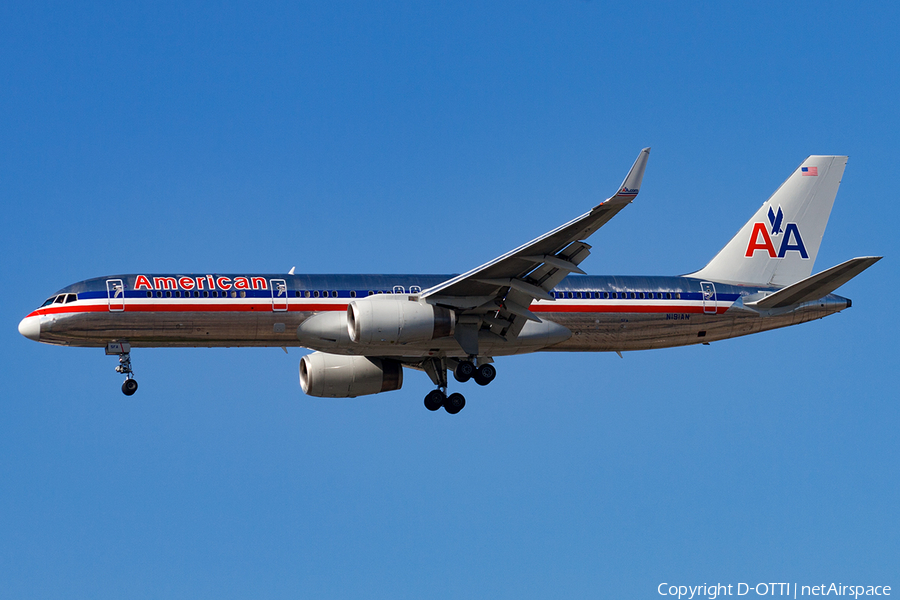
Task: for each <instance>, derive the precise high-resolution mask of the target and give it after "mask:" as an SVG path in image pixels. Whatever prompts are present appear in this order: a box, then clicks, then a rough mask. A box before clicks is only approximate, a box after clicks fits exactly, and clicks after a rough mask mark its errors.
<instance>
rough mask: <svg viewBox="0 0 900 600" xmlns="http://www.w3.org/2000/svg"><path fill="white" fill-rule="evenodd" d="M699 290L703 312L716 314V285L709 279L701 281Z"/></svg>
mask: <svg viewBox="0 0 900 600" xmlns="http://www.w3.org/2000/svg"><path fill="white" fill-rule="evenodd" d="M700 292H701V296H702V298H703V313H704V314H707V315H714V314H716V312H717V307H716V286H715V285H714V284H713V283H711V282H709V281H701V282H700Z"/></svg>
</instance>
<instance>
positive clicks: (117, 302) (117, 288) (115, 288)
mask: <svg viewBox="0 0 900 600" xmlns="http://www.w3.org/2000/svg"><path fill="white" fill-rule="evenodd" d="M106 297H107V298H108V300H109V312H122V311H123V310H125V284H124V283H122V280H121V279H107V280H106Z"/></svg>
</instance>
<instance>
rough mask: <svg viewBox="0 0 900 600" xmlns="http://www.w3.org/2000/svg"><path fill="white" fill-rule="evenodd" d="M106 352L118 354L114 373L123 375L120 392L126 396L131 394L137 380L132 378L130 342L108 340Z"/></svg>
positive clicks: (135, 389)
mask: <svg viewBox="0 0 900 600" xmlns="http://www.w3.org/2000/svg"><path fill="white" fill-rule="evenodd" d="M106 353H107V354H118V355H119V365H118V366H117V367H116V373H121V374H123V375H125V382H124V383H123V384H122V393H123V394H125V395H126V396H131V395H132V394H134V393H135V392H136V391H137V389H138V382H137V380H136V379H135V378H134V371H133V370H132V369H131V344H129V343H128V342H110V343H109V344H107V345H106Z"/></svg>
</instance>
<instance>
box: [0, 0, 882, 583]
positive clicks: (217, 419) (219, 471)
mask: <svg viewBox="0 0 900 600" xmlns="http://www.w3.org/2000/svg"><path fill="white" fill-rule="evenodd" d="M298 4H299V6H298ZM744 4H747V5H746V6H738V5H737V3H662V2H648V3H604V2H581V1H574V0H558V1H554V2H496V3H462V2H460V3H430V2H422V3H412V2H409V3H403V2H378V3H373V2H339V3H315V4H313V3H295V2H283V3H280V2H272V3H256V4H242V3H236V2H220V3H208V4H203V3H195V2H177V3H161V2H153V3H142V4H135V3H121V2H109V3H75V4H74V5H73V3H63V2H60V3H43V2H41V3H39V2H34V3H31V2H29V3H21V2H18V3H17V2H7V3H5V4H3V5H2V6H0V57H2V60H0V81H2V82H3V84H2V86H0V115H2V116H0V199H2V203H3V204H2V205H3V212H4V218H3V221H2V223H3V225H2V227H3V230H2V236H0V251H2V256H3V258H2V265H0V268H2V271H0V276H2V281H3V283H4V289H5V293H4V294H3V301H2V303H0V311H2V316H3V319H2V322H3V325H4V327H5V330H4V331H5V333H4V335H3V336H0V362H2V365H3V366H2V367H0V389H2V390H3V393H2V396H0V398H2V400H0V596H2V597H3V598H36V597H40V598H67V599H69V598H92V599H95V598H159V597H173V598H203V597H206V598H246V597H272V598H302V597H309V598H313V597H315V598H432V597H433V598H474V597H484V598H516V599H519V598H561V597H569V598H580V597H585V598H606V597H621V598H624V597H630V598H658V597H659V596H658V594H657V593H656V589H657V586H658V585H659V584H660V583H662V582H670V583H675V584H693V585H696V584H702V583H715V582H724V583H726V584H728V583H731V584H736V583H737V582H750V583H751V584H755V583H756V582H760V581H762V582H782V581H786V582H797V583H800V584H801V585H804V584H810V585H816V584H820V583H829V582H832V581H834V582H843V583H844V584H849V583H856V584H865V585H892V586H894V587H895V590H898V591H900V577H898V573H900V548H898V539H900V519H898V508H897V507H898V506H900V467H898V458H900V456H898V450H900V443H898V435H897V431H898V426H900V407H898V400H900V394H898V392H897V374H898V372H900V361H898V358H897V337H898V336H897V334H898V326H897V319H896V312H897V309H896V300H897V297H898V296H897V282H898V278H897V275H898V270H897V266H896V265H897V257H898V256H900V248H898V241H897V232H896V224H897V222H898V221H900V211H898V208H897V189H898V181H897V166H896V160H897V142H898V131H900V127H898V125H900V120H898V117H897V101H898V97H900V88H898V84H897V69H898V64H900V45H898V41H897V31H898V28H900V19H898V9H897V7H896V6H895V5H894V4H891V3H886V2H882V3H846V2H840V3H839V2H816V3H780V2H761V3H752V4H749V3H744ZM644 146H652V147H653V151H652V153H651V156H650V162H649V166H648V169H647V173H646V176H645V179H644V185H643V187H642V192H641V195H640V196H639V198H638V199H637V201H636V202H635V203H634V204H633V205H631V206H630V207H628V208H627V209H626V210H625V211H623V212H622V213H620V214H619V216H617V217H616V218H615V219H614V220H613V221H612V222H611V223H609V224H608V225H607V226H606V227H604V228H603V229H602V230H601V231H600V232H599V233H597V234H596V235H595V236H594V237H593V238H591V243H592V244H593V245H594V252H593V254H592V256H591V257H590V258H589V259H588V261H587V262H585V263H584V264H583V265H582V267H584V268H585V269H586V270H587V271H588V272H589V273H592V274H611V275H615V274H649V275H657V274H658V275H666V274H673V275H674V274H679V273H685V272H689V271H691V270H694V269H697V268H699V267H701V266H703V265H704V264H705V263H706V261H708V260H709V259H710V258H711V257H712V256H713V254H714V253H715V252H716V251H717V250H718V249H719V248H720V247H721V246H722V245H724V243H725V242H726V241H727V240H728V239H729V238H730V237H731V236H732V235H733V234H734V232H735V231H736V230H737V229H738V228H739V227H740V225H742V224H743V223H744V222H745V221H746V220H747V219H748V218H749V217H750V215H751V214H752V213H753V211H755V210H756V208H758V206H759V205H760V204H761V203H762V202H763V201H764V200H765V199H766V198H767V197H768V196H769V194H771V193H772V192H773V191H774V190H775V189H776V188H777V186H778V185H779V184H781V182H782V181H783V180H784V179H785V178H786V177H787V176H788V175H789V174H790V173H791V172H792V170H793V169H794V168H796V166H797V165H798V164H799V163H800V162H801V161H802V160H803V159H804V158H805V157H806V156H807V155H809V154H848V155H850V161H849V164H848V166H847V170H846V172H845V175H844V181H843V183H842V185H841V189H840V192H839V193H838V198H837V202H836V204H835V208H834V211H833V212H832V215H831V222H830V226H829V228H828V231H827V232H826V235H825V239H824V242H823V244H822V249H821V251H820V253H819V257H818V261H817V264H816V267H815V270H817V271H818V270H822V269H825V268H827V267H830V266H832V265H835V264H837V263H839V262H841V261H843V260H845V259H848V258H851V257H853V256H863V255H872V254H879V255H885V256H886V258H885V259H884V260H883V261H881V262H880V263H879V264H877V265H876V266H875V267H873V268H872V269H870V270H869V271H867V272H866V273H864V274H863V275H862V276H860V277H858V278H857V279H855V280H853V281H852V282H851V283H849V284H848V285H846V286H845V287H843V288H842V289H841V290H840V292H841V293H842V294H844V295H846V296H849V297H851V298H852V299H853V301H854V303H853V308H852V309H850V310H848V311H846V312H844V313H842V314H840V315H836V316H833V317H829V318H827V319H825V320H822V321H817V322H814V323H811V324H806V325H802V326H799V327H792V328H788V329H785V330H781V331H776V332H770V333H766V334H762V335H758V336H754V337H749V338H743V339H736V340H729V341H725V342H719V343H714V344H712V345H710V346H698V347H689V348H682V349H673V350H661V351H654V352H641V353H629V354H626V355H625V357H624V358H623V359H621V358H619V357H618V356H616V355H614V354H611V355H606V354H584V355H567V354H538V355H531V356H526V357H518V358H507V359H500V360H498V363H497V366H498V369H499V375H498V377H497V380H496V381H495V382H494V383H493V384H492V385H491V386H490V387H487V388H478V387H476V386H471V385H470V386H468V387H467V388H466V389H465V392H466V394H467V397H468V405H467V407H466V409H465V410H464V411H463V412H462V413H460V414H459V415H458V416H456V417H450V416H449V415H447V414H445V413H443V412H440V413H434V414H433V413H430V412H428V411H426V410H425V409H424V407H423V406H422V397H423V396H424V394H425V392H426V391H427V390H428V389H429V388H430V387H431V384H430V382H429V381H428V379H427V377H426V376H424V375H423V374H421V373H415V372H408V373H407V377H406V382H405V386H404V388H403V390H401V391H398V392H392V393H389V394H384V395H381V396H375V397H367V398H358V399H353V400H325V399H315V398H308V397H306V396H304V395H303V393H302V391H301V390H300V388H299V385H298V382H297V364H298V361H299V358H300V356H301V355H302V352H300V351H299V350H291V352H290V354H287V355H286V354H285V353H284V352H282V351H281V350H280V349H277V348H275V349H235V350H218V349H216V350H210V349H195V350H170V349H158V350H138V351H135V352H134V353H133V360H134V363H135V369H136V373H137V376H138V379H139V381H140V384H141V389H140V391H139V392H138V394H137V395H136V396H134V397H133V398H131V399H128V398H125V397H124V396H123V395H122V394H121V392H120V389H119V386H120V383H121V378H120V377H119V376H118V375H117V374H115V373H114V372H113V367H114V366H115V358H113V357H106V356H104V354H103V352H102V351H101V350H97V349H66V348H57V347H51V346H46V345H42V344H35V343H33V342H31V341H29V340H26V339H25V338H23V337H21V336H20V335H19V334H18V333H17V331H16V325H17V323H18V321H19V320H20V319H21V318H22V317H23V316H24V315H25V314H27V313H28V312H29V311H30V310H32V309H33V308H35V306H36V305H37V304H38V303H40V302H41V301H42V300H43V299H44V298H46V297H47V296H48V295H50V294H51V293H53V292H54V291H56V290H57V289H59V288H61V287H63V286H64V285H67V284H69V283H72V282H75V281H79V280H82V279H86V278H89V277H95V276H101V275H107V274H114V273H128V272H194V271H196V272H215V271H226V272H286V271H287V270H288V269H290V267H292V266H295V265H296V267H297V270H298V272H314V273H329V272H338V273H354V272H362V273H364V272H379V273H385V272H386V273H391V272H394V273H397V272H399V273H403V272H412V273H423V272H424V273H428V272H434V273H447V272H459V271H462V270H466V269H469V268H471V267H474V266H476V265H478V264H480V263H482V262H484V261H486V260H489V259H491V258H493V257H495V256H497V255H499V254H501V253H503V252H505V251H507V250H509V249H510V248H512V247H514V246H516V245H518V244H520V243H522V242H524V241H527V240H529V239H531V238H533V237H535V236H537V235H539V234H541V233H543V232H545V231H547V230H549V229H551V228H553V227H555V226H556V225H558V224H560V223H562V222H564V221H566V220H568V219H570V218H572V217H574V216H576V215H578V214H581V213H582V212H583V211H585V210H587V209H588V208H589V207H591V206H593V205H594V204H596V203H597V201H599V200H602V199H603V198H605V197H607V196H608V195H609V194H611V193H612V192H613V191H615V188H616V186H617V185H618V184H619V183H620V182H621V180H622V177H623V176H624V175H625V173H626V171H627V169H628V167H629V166H630V165H631V163H632V161H633V160H634V158H635V156H637V153H638V151H639V150H640V149H641V148H642V147H644ZM751 596H752V594H751Z"/></svg>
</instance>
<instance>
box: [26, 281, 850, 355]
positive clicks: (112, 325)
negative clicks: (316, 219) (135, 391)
mask: <svg viewBox="0 0 900 600" xmlns="http://www.w3.org/2000/svg"><path fill="white" fill-rule="evenodd" d="M139 277H145V280H146V281H148V282H150V287H149V288H148V287H147V286H144V285H142V284H141V281H143V280H140V279H138V278H139ZM450 277H452V276H451V275H421V276H414V275H396V276H394V275H339V276H335V275H303V276H292V275H259V276H254V277H252V278H251V277H250V276H247V277H241V276H234V275H229V276H224V277H223V276H220V275H201V276H195V275H191V276H187V277H186V276H180V275H169V276H154V275H148V276H136V275H121V276H111V277H104V278H97V279H92V280H86V281H83V282H79V283H77V284H73V285H71V286H68V287H67V288H65V289H63V290H60V292H58V294H76V295H77V300H73V301H71V302H67V303H51V304H49V305H48V306H45V307H42V308H40V309H38V310H36V311H34V312H33V313H32V314H31V315H30V316H35V317H39V319H40V339H39V341H41V342H45V343H50V344H60V345H68V346H88V347H105V346H106V345H107V344H108V343H110V342H117V341H127V342H128V343H130V344H131V346H132V347H237V346H270V347H272V346H274V347H287V346H305V347H309V348H311V349H314V350H322V351H325V352H331V353H336V354H363V355H367V356H391V357H398V358H404V357H406V358H415V357H427V356H448V357H462V356H465V353H464V352H463V351H462V349H461V348H460V346H459V344H458V343H457V342H456V340H455V339H454V338H453V337H448V338H442V339H437V340H431V341H429V342H425V343H411V344H397V345H381V346H371V345H367V346H358V345H354V344H352V343H349V344H348V343H342V342H340V341H334V342H331V341H327V340H319V341H316V340H311V339H310V338H308V337H306V338H304V339H302V340H301V339H300V338H299V337H298V327H299V326H300V325H301V324H303V323H304V321H306V320H307V319H309V318H310V317H313V316H316V315H320V314H322V313H329V312H330V313H341V312H345V311H346V309H347V304H348V302H350V301H351V300H352V299H354V298H363V297H366V296H367V295H369V294H379V293H388V294H391V293H397V294H406V295H410V294H412V295H415V294H417V293H418V292H419V291H421V290H422V289H426V288H427V287H430V286H432V285H436V284H437V283H440V282H442V281H446V280H447V279H448V278H450ZM241 279H247V280H248V281H250V280H252V281H253V284H254V285H255V289H254V288H251V287H249V285H248V287H247V289H242V290H237V289H234V288H233V287H230V288H229V289H221V287H219V286H218V285H216V284H217V283H219V282H225V283H228V284H230V283H232V282H233V281H235V280H241ZM170 280H174V281H175V282H176V284H175V286H174V287H172V286H171V285H169V286H167V287H163V288H162V289H158V287H157V286H154V285H153V283H154V282H156V281H162V282H163V284H162V285H163V286H166V283H165V282H166V281H170ZM182 280H183V282H184V283H185V285H187V284H190V287H189V288H188V289H185V288H184V287H183V286H180V285H179V284H180V283H181V282H182ZM200 280H204V281H208V282H209V283H210V284H212V285H206V286H205V289H203V292H202V293H201V292H200V290H198V289H197V285H198V282H199V281H200ZM110 282H113V283H112V284H110ZM115 282H119V283H115ZM116 286H119V287H116ZM775 289H776V288H765V287H758V286H736V285H727V284H721V283H714V282H705V281H701V280H697V279H692V278H689V277H630V276H629V277H603V276H569V277H567V278H566V279H565V280H563V282H562V283H561V284H560V285H558V286H557V287H556V288H555V289H554V291H553V296H555V299H554V300H552V301H547V300H540V301H535V302H534V303H533V304H532V305H531V310H532V311H533V312H534V313H535V314H536V315H538V316H539V317H540V319H541V320H542V321H543V324H535V323H529V324H528V326H527V327H526V328H525V329H523V331H522V334H521V335H520V336H518V337H517V338H515V339H509V340H505V339H502V338H499V337H498V336H496V335H492V334H490V333H487V332H482V334H481V335H480V338H479V353H480V354H483V355H485V356H504V355H511V354H519V353H527V352H535V351H576V352H578V351H628V350H649V349H654V348H667V347H673V346H683V345H689V344H698V343H708V342H712V341H716V340H722V339H726V338H732V337H738V336H742V335H748V334H751V333H757V332H760V331H766V330H769V329H776V328H780V327H786V326H788V325H795V324H798V323H803V322H806V321H810V320H814V319H819V318H822V317H825V316H827V315H829V314H833V313H835V312H838V311H840V310H843V309H844V308H847V307H848V306H849V305H850V302H849V300H847V299H845V298H842V297H840V296H837V295H834V294H831V295H828V296H826V297H825V298H822V299H820V300H817V301H814V302H807V303H805V304H802V305H799V306H795V307H791V308H790V309H788V310H780V311H758V310H754V309H751V308H748V307H745V306H744V299H747V298H755V297H759V296H760V295H765V294H767V293H771V292H773V291H775ZM213 292H216V296H215V297H213V296H212V293H213ZM204 294H205V295H204ZM57 297H59V296H57Z"/></svg>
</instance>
